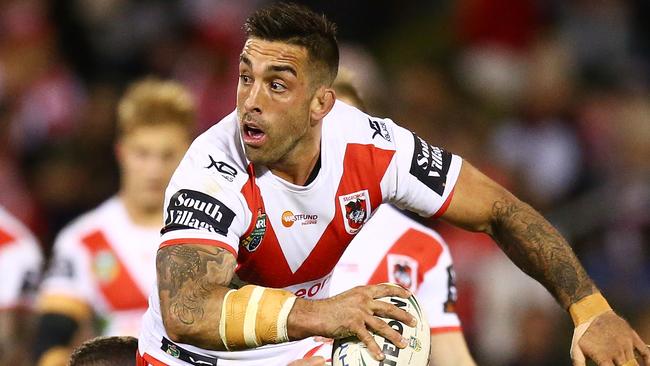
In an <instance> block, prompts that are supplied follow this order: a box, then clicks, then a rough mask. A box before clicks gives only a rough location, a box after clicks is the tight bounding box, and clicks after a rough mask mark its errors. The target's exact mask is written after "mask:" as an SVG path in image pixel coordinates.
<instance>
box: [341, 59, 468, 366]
mask: <svg viewBox="0 0 650 366" xmlns="http://www.w3.org/2000/svg"><path fill="white" fill-rule="evenodd" d="M340 75H341V76H343V77H339V78H338V79H337V81H335V82H334V85H333V87H334V90H335V91H336V97H337V99H339V100H342V101H344V102H346V103H348V104H350V105H353V106H355V107H357V108H359V109H361V110H364V109H365V105H364V103H363V99H362V98H361V97H360V96H359V94H358V91H357V90H356V88H355V86H354V85H353V84H352V82H351V81H349V80H346V79H345V77H344V75H345V73H344V72H340ZM369 243H371V244H372V250H368V248H369V245H368V244H369ZM454 277H455V274H454V269H453V263H452V259H451V254H450V253H449V248H448V247H447V244H446V243H445V241H444V240H443V239H442V237H441V236H440V235H438V233H436V232H435V231H434V230H431V229H429V228H428V227H426V226H424V225H421V224H419V223H418V222H417V221H415V220H414V219H412V218H409V217H408V216H406V215H405V214H404V213H402V212H400V211H399V210H397V209H396V208H395V207H393V206H390V205H381V206H380V207H379V208H378V209H377V211H376V212H375V214H374V215H373V216H372V219H371V220H369V221H368V222H367V223H366V225H365V226H364V227H363V229H361V231H360V232H359V233H358V234H357V236H356V237H355V238H354V240H352V243H350V245H349V246H348V248H347V249H346V251H345V253H344V254H343V256H342V257H341V259H340V260H339V263H338V264H337V266H336V268H335V269H334V274H333V275H332V279H331V281H332V283H331V284H330V293H331V295H336V294H338V293H341V292H343V291H345V290H348V289H350V288H352V287H354V286H360V285H373V284H379V283H383V282H391V283H396V284H399V285H401V286H402V287H404V288H406V289H408V290H409V291H411V292H412V293H414V294H415V295H416V296H417V298H418V300H419V302H420V304H421V305H422V308H423V309H424V310H425V312H426V314H427V320H428V321H429V327H430V328H431V356H430V358H429V364H430V365H457V366H471V365H475V363H474V360H473V359H472V356H471V354H470V353H469V350H468V348H467V344H466V343H465V338H464V337H463V331H462V328H461V324H460V320H459V319H458V315H457V314H456V311H455V304H456V298H457V297H456V295H457V293H456V286H455V278H454Z"/></svg>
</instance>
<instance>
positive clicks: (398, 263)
mask: <svg viewBox="0 0 650 366" xmlns="http://www.w3.org/2000/svg"><path fill="white" fill-rule="evenodd" d="M369 248H372V249H369ZM454 276H455V274H454V270H453V266H452V259H451V254H450V253H449V248H448V247H447V244H446V243H445V242H444V240H443V239H442V237H440V235H438V233H436V232H435V231H433V230H431V229H429V228H428V227H426V226H424V225H421V224H419V223H417V222H415V221H414V220H412V219H410V218H408V217H407V216H405V215H404V214H402V213H400V212H399V211H398V210H396V209H395V208H394V207H391V206H390V205H382V206H380V207H379V209H377V212H376V213H375V215H374V216H373V217H372V220H370V221H369V222H368V223H367V224H365V225H364V227H363V230H361V231H360V232H359V234H357V236H356V237H355V238H354V240H352V243H350V245H349V246H348V249H347V250H346V251H345V253H343V257H341V260H340V261H339V263H338V264H337V265H336V268H335V269H334V273H333V275H332V283H331V285H330V293H331V294H332V295H336V294H338V293H341V292H343V291H345V290H349V289H350V288H352V287H355V286H360V285H373V284H378V283H382V282H391V283H397V284H399V285H401V286H402V287H404V288H407V289H408V290H410V291H411V292H412V293H414V294H415V296H416V297H417V298H418V301H419V303H420V306H421V307H422V308H423V309H424V310H425V313H426V314H427V320H428V321H429V327H430V328H431V333H442V332H449V331H460V330H461V328H460V320H459V319H458V315H456V311H455V305H456V299H457V292H456V286H455V278H454Z"/></svg>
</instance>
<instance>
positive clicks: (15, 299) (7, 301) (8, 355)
mask: <svg viewBox="0 0 650 366" xmlns="http://www.w3.org/2000/svg"><path fill="white" fill-rule="evenodd" d="M42 265H43V255H42V253H41V247H40V246H39V244H38V241H37V240H36V238H35V237H34V235H33V234H32V233H31V232H30V231H29V229H27V227H25V225H23V224H22V223H21V222H19V221H18V220H17V219H16V218H15V217H14V216H13V215H11V214H10V213H9V212H8V211H7V210H5V209H4V208H3V207H2V206H0V278H1V279H2V286H0V365H23V362H24V360H25V357H24V356H25V352H27V351H28V349H29V344H28V340H29V339H30V336H32V335H33V334H30V330H31V331H33V327H31V325H32V323H33V320H32V318H33V313H32V311H33V305H34V304H33V297H34V296H33V295H34V290H35V288H36V286H37V284H38V280H39V275H40V272H41V266H42Z"/></svg>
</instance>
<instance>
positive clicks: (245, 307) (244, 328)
mask: <svg viewBox="0 0 650 366" xmlns="http://www.w3.org/2000/svg"><path fill="white" fill-rule="evenodd" d="M295 301H296V297H295V296H294V295H293V294H292V293H291V292H289V291H285V290H278V289H270V288H265V287H261V286H254V285H247V286H244V287H242V288H240V289H239V290H230V291H228V293H226V296H225V297H224V299H223V305H222V307H221V319H220V320H219V335H220V336H221V341H222V342H223V344H224V346H225V347H226V349H227V350H228V351H233V350H238V349H246V348H254V347H259V346H261V345H264V344H270V343H282V342H287V341H289V336H288V335H287V318H288V317H289V312H290V311H291V308H292V307H293V303H294V302H295Z"/></svg>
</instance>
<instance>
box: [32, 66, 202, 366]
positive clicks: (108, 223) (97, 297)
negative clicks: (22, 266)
mask: <svg viewBox="0 0 650 366" xmlns="http://www.w3.org/2000/svg"><path fill="white" fill-rule="evenodd" d="M117 118H118V124H117V127H118V137H117V141H116V144H115V152H116V156H117V160H118V164H119V166H120V172H121V186H120V190H119V192H118V193H117V195H115V196H113V197H111V198H110V199H108V200H107V201H105V202H104V203H102V204H101V205H100V206H98V207H97V208H95V209H94V210H92V211H90V212H88V213H86V214H84V215H83V216H81V217H80V218H78V219H77V220H75V221H74V222H73V223H71V224H69V225H68V226H67V227H66V228H64V229H63V230H62V231H61V233H60V234H59V235H58V237H57V239H56V242H55V246H54V258H53V264H52V268H51V269H50V271H49V273H48V275H47V277H46V279H45V280H44V282H43V284H42V288H41V294H40V300H39V307H40V311H41V313H42V316H41V320H40V325H39V336H38V339H37V347H36V356H37V357H40V356H42V357H40V364H41V365H48V366H49V365H60V364H64V362H66V361H67V356H68V355H69V347H70V345H72V344H73V343H74V342H75V338H74V337H75V336H77V338H81V339H84V338H86V337H88V336H91V335H93V334H94V333H95V330H94V329H92V328H91V327H90V324H91V321H92V320H93V319H96V320H99V321H100V323H99V324H100V329H99V334H103V335H137V334H138V331H139V327H140V321H141V317H142V314H143V313H144V311H145V310H146V308H147V297H148V295H149V291H150V289H151V286H152V285H153V283H155V272H154V271H153V268H154V267H155V266H154V258H155V255H156V254H155V253H156V249H157V244H158V241H159V236H160V233H159V229H160V225H161V222H162V217H161V214H160V213H161V209H162V198H163V194H164V189H165V186H166V185H167V182H168V181H169V178H170V176H171V174H172V172H173V170H174V168H175V167H176V165H177V164H178V162H179V161H180V159H181V157H182V156H183V153H184V152H185V150H186V149H187V147H188V146H189V143H190V141H191V138H192V134H193V128H194V125H195V110H194V105H193V101H192V99H191V97H190V95H189V94H188V92H187V91H186V90H185V89H184V88H183V87H182V86H180V85H179V84H177V83H175V82H171V81H161V80H156V79H145V80H143V81H140V82H137V83H135V84H133V85H132V86H131V87H129V89H128V90H127V91H126V93H125V95H124V97H123V98H122V100H121V101H120V103H119V105H118V113H117ZM89 328H91V329H89ZM84 333H86V334H84Z"/></svg>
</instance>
